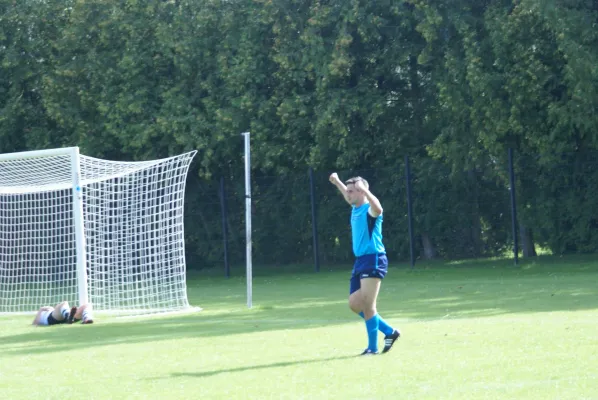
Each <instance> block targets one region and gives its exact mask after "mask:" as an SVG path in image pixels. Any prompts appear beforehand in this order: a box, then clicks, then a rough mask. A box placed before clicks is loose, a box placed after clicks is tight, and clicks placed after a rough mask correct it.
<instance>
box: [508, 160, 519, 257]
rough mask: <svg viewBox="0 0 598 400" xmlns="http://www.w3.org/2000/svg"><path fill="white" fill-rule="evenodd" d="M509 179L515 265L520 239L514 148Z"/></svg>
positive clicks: (510, 161)
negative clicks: (518, 233) (518, 234)
mask: <svg viewBox="0 0 598 400" xmlns="http://www.w3.org/2000/svg"><path fill="white" fill-rule="evenodd" d="M509 181H510V186H511V187H510V192H511V225H512V226H513V256H514V257H515V265H517V264H518V263H519V241H518V240H517V203H516V201H515V200H516V198H515V168H514V167H513V149H509Z"/></svg>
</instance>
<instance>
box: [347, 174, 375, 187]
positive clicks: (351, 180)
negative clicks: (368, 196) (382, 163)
mask: <svg viewBox="0 0 598 400" xmlns="http://www.w3.org/2000/svg"><path fill="white" fill-rule="evenodd" d="M359 181H362V182H363V184H364V186H365V187H366V189H369V188H370V185H369V184H368V181H366V180H365V179H363V178H362V177H361V176H355V177H353V178H349V179H347V180H346V181H345V185H354V184H355V183H357V182H359Z"/></svg>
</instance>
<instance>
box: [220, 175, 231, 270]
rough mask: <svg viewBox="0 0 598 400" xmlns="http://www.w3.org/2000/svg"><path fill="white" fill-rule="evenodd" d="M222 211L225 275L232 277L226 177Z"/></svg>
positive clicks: (222, 179) (221, 197)
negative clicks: (229, 259) (229, 257)
mask: <svg viewBox="0 0 598 400" xmlns="http://www.w3.org/2000/svg"><path fill="white" fill-rule="evenodd" d="M219 193H220V211H221V213H222V241H223V242H224V276H226V277H227V278H230V264H229V262H228V223H227V222H228V212H227V209H226V188H225V187H224V177H223V176H221V177H220V190H219Z"/></svg>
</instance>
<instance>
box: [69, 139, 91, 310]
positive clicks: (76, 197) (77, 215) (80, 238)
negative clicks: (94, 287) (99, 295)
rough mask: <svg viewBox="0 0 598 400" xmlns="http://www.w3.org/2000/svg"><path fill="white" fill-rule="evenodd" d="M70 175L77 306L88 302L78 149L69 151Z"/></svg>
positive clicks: (74, 148)
mask: <svg viewBox="0 0 598 400" xmlns="http://www.w3.org/2000/svg"><path fill="white" fill-rule="evenodd" d="M70 150H71V173H72V182H73V189H72V190H73V221H74V223H75V248H76V251H77V289H78V292H79V293H78V294H79V305H82V304H86V303H88V301H89V298H88V295H87V255H86V253H85V229H84V224H83V222H84V221H83V190H82V188H81V167H80V165H81V164H80V162H79V148H78V147H72V148H71V149H70Z"/></svg>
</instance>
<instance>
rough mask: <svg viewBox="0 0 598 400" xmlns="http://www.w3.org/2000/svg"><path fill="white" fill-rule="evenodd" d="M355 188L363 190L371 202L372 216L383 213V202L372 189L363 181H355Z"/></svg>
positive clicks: (375, 216)
mask: <svg viewBox="0 0 598 400" xmlns="http://www.w3.org/2000/svg"><path fill="white" fill-rule="evenodd" d="M355 188H356V189H357V190H359V191H360V192H362V193H363V194H364V195H365V197H366V198H367V199H368V201H369V202H370V214H371V216H372V217H374V218H377V217H378V216H379V215H380V214H382V211H384V210H383V209H382V204H380V200H378V198H377V197H376V196H374V195H373V194H372V192H370V189H369V188H368V187H366V185H364V184H363V181H357V182H355Z"/></svg>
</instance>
